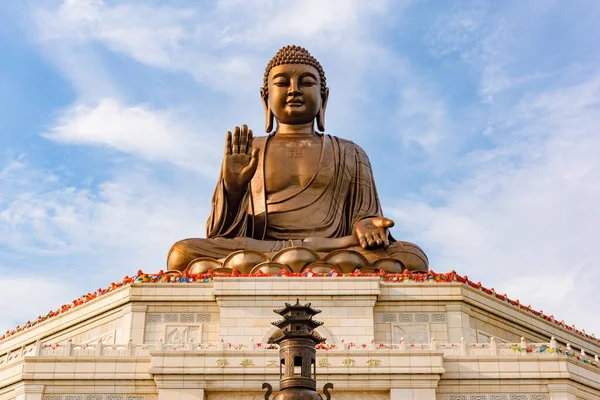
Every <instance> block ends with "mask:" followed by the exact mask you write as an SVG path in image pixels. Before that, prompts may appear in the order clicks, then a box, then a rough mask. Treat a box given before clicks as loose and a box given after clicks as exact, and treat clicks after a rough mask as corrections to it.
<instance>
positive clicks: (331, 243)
mask: <svg viewBox="0 0 600 400" xmlns="http://www.w3.org/2000/svg"><path fill="white" fill-rule="evenodd" d="M358 244H359V243H358V239H356V236H354V235H351V236H343V237H341V238H334V239H331V238H323V237H316V236H315V237H309V238H306V239H304V240H303V241H302V245H303V246H304V247H306V248H309V249H311V250H314V251H333V250H337V249H346V248H348V247H353V246H358Z"/></svg>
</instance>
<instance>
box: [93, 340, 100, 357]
mask: <svg viewBox="0 0 600 400" xmlns="http://www.w3.org/2000/svg"><path fill="white" fill-rule="evenodd" d="M94 355H95V356H97V357H99V356H101V355H102V339H98V341H97V342H96V347H95V348H94Z"/></svg>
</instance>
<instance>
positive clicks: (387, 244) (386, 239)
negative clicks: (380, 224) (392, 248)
mask: <svg viewBox="0 0 600 400" xmlns="http://www.w3.org/2000/svg"><path fill="white" fill-rule="evenodd" d="M381 236H382V238H383V247H384V248H387V247H388V246H389V245H390V239H389V238H388V234H387V231H383V234H382V235H381Z"/></svg>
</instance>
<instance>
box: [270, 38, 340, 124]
mask: <svg viewBox="0 0 600 400" xmlns="http://www.w3.org/2000/svg"><path fill="white" fill-rule="evenodd" d="M260 94H261V97H262V100H263V105H264V107H265V114H266V131H267V133H270V132H271V131H272V130H273V119H274V118H276V119H277V121H279V122H280V123H283V124H289V125H298V124H307V123H311V122H313V121H314V120H315V118H316V120H317V128H318V129H319V131H321V132H323V131H324V130H325V108H326V106H327V98H328V96H329V88H328V87H327V81H326V79H325V72H324V71H323V67H321V64H320V63H319V62H318V61H317V60H316V59H315V58H314V57H313V56H311V55H310V53H309V52H308V51H306V49H304V48H302V47H299V46H285V47H283V48H281V49H280V50H279V51H278V52H277V54H275V57H273V58H272V59H271V61H270V62H269V64H268V65H267V68H266V69H265V76H264V82H263V87H262V88H261V90H260Z"/></svg>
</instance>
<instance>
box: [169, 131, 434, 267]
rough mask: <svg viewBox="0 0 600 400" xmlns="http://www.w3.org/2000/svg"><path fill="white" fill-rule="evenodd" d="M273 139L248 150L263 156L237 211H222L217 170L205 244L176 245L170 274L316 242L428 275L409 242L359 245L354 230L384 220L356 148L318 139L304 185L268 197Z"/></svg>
mask: <svg viewBox="0 0 600 400" xmlns="http://www.w3.org/2000/svg"><path fill="white" fill-rule="evenodd" d="M270 137H271V136H267V137H257V138H254V143H253V146H254V147H257V148H259V149H260V152H259V162H258V167H257V170H256V173H255V174H254V177H253V178H252V180H251V181H250V183H249V185H248V187H247V188H246V190H245V192H244V194H243V195H242V198H241V200H240V202H239V203H238V204H239V205H238V206H237V208H236V209H234V210H233V209H230V205H229V204H227V196H226V191H225V184H224V182H223V173H222V171H221V173H220V175H219V181H218V183H217V187H216V189H215V193H214V195H213V201H212V203H213V204H212V211H211V214H210V217H209V218H208V221H207V223H206V236H207V239H200V238H192V239H185V240H181V241H179V242H177V243H175V244H174V245H173V247H172V248H171V250H170V252H169V256H168V261H167V266H168V268H169V269H177V270H183V269H185V268H186V267H187V265H188V263H190V262H191V261H192V260H194V259H196V258H198V257H212V258H215V259H222V258H225V257H227V256H228V255H229V254H231V253H232V252H234V251H236V250H256V251H260V252H262V253H266V254H273V253H275V252H277V251H279V250H281V249H283V248H287V247H294V246H303V245H306V243H303V240H304V239H308V238H320V239H318V241H319V242H327V241H329V242H328V243H333V244H332V245H331V248H330V250H335V249H339V248H344V249H347V250H354V251H357V252H360V253H361V254H363V255H364V256H365V257H366V258H367V259H368V260H369V261H370V262H373V261H375V260H378V259H381V258H386V257H387V258H394V259H397V260H399V261H401V262H402V263H403V264H404V265H405V266H406V268H408V269H409V270H411V271H421V272H427V270H428V260H427V256H426V255H425V253H424V252H423V250H421V248H419V247H418V246H416V245H414V244H412V243H408V242H400V241H395V240H394V239H393V238H392V237H391V236H389V240H390V245H389V247H387V248H376V249H363V248H362V247H360V246H359V245H358V244H357V242H356V239H355V237H354V226H355V224H356V223H357V222H358V221H360V220H361V219H364V218H367V217H378V216H382V211H381V206H380V203H379V198H378V196H377V190H376V188H375V181H374V179H373V172H372V170H371V164H370V162H369V158H368V157H367V155H366V154H365V152H364V151H363V150H362V149H361V148H360V147H359V146H357V145H356V144H354V143H352V142H351V141H348V140H344V139H340V138H337V137H335V136H330V135H322V136H321V154H320V157H319V165H318V167H317V168H316V172H315V174H314V176H313V177H312V178H311V179H310V180H309V182H308V183H307V184H306V185H305V186H304V187H299V188H298V189H297V190H296V191H295V192H293V193H291V194H289V193H286V194H283V195H282V194H280V193H274V194H272V195H271V196H270V197H268V196H267V195H266V187H265V154H267V147H268V144H269V138H270ZM325 247H326V246H325ZM322 251H325V250H322ZM320 254H321V253H320ZM326 254H327V253H326V252H325V253H323V254H321V255H322V256H324V255H326Z"/></svg>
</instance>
